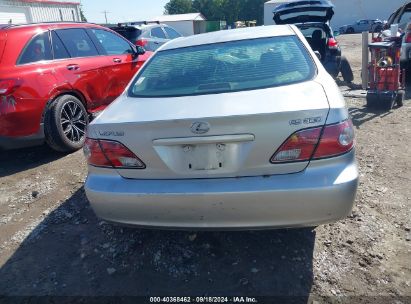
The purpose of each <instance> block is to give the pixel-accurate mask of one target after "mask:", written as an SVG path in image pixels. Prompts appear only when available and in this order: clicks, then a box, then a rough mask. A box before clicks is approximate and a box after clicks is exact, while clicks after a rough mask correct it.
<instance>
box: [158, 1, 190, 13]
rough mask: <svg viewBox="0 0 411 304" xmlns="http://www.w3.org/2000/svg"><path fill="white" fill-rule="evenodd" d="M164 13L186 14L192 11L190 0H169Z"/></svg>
mask: <svg viewBox="0 0 411 304" xmlns="http://www.w3.org/2000/svg"><path fill="white" fill-rule="evenodd" d="M164 9H165V11H164V13H165V14H166V15H175V14H187V13H192V12H193V2H192V0H170V2H168V3H167V4H166V5H165V7H164Z"/></svg>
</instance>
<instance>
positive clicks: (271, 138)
mask: <svg viewBox="0 0 411 304" xmlns="http://www.w3.org/2000/svg"><path fill="white" fill-rule="evenodd" d="M328 111H329V104H328V100H327V98H326V95H325V93H324V90H323V88H322V86H321V85H320V84H318V83H317V82H315V81H308V82H304V83H300V84H293V85H288V86H281V87H276V88H269V89H262V90H251V91H242V92H234V93H223V94H213V95H203V96H195V97H193V96H187V97H174V98H138V99H136V98H130V97H127V96H125V95H123V96H122V97H121V98H120V100H119V101H118V102H115V103H113V104H112V105H111V106H110V107H109V108H108V109H107V110H106V111H104V112H103V113H102V114H101V116H99V117H98V118H97V119H96V120H95V121H94V122H93V123H92V124H91V125H90V128H89V137H94V138H100V139H109V140H116V141H119V142H121V143H123V144H124V145H125V146H126V147H127V148H129V149H130V150H131V151H132V152H133V153H135V154H136V155H137V156H138V157H139V158H140V159H141V160H142V161H143V162H144V163H145V164H146V168H145V169H144V170H136V169H134V170H133V169H118V173H119V174H120V175H121V176H123V177H126V178H137V179H139V178H144V179H180V178H211V177H214V178H219V177H238V176H256V175H273V174H288V173H294V172H299V171H302V170H304V169H305V167H306V166H307V165H308V161H302V162H293V163H284V164H272V163H270V158H271V157H272V155H273V154H274V153H275V152H276V150H277V149H278V148H279V147H280V146H281V145H282V144H283V143H284V141H285V140H287V138H289V137H290V136H291V135H292V134H293V133H294V132H296V131H298V130H301V129H305V128H309V127H316V126H323V125H324V123H325V121H326V118H327V115H328Z"/></svg>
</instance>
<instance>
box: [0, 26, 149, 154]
mask: <svg viewBox="0 0 411 304" xmlns="http://www.w3.org/2000/svg"><path fill="white" fill-rule="evenodd" d="M151 54H152V53H150V52H147V53H146V52H145V50H144V49H143V48H141V47H137V48H136V47H135V46H134V45H132V44H131V43H130V42H128V41H127V40H126V39H124V38H123V37H122V36H120V35H118V34H117V33H115V32H113V31H111V30H110V29H107V28H105V27H101V26H98V25H95V24H87V23H44V24H28V25H19V26H15V25H0V149H9V148H17V147H22V146H28V145H35V144H41V143H42V142H44V140H45V141H46V142H47V143H48V145H49V146H50V147H52V148H53V149H55V150H58V151H62V152H70V151H75V150H77V149H79V148H81V146H82V145H83V143H84V139H85V136H84V135H85V131H86V126H87V124H88V123H89V117H90V116H91V115H92V114H93V113H96V112H99V111H101V110H103V109H104V108H105V107H106V106H107V105H108V104H110V103H111V102H112V101H113V100H114V99H115V98H116V97H117V96H119V95H120V94H121V93H122V92H123V91H124V89H125V87H126V86H127V84H128V82H129V81H130V80H131V78H132V77H133V75H134V74H135V73H136V72H137V71H138V69H139V68H140V67H141V66H142V64H143V63H144V62H145V61H146V60H147V59H148V58H149V57H150V56H151Z"/></svg>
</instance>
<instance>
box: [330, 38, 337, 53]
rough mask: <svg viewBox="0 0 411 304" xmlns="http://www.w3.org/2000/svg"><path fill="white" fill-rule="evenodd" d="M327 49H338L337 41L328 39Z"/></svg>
mask: <svg viewBox="0 0 411 304" xmlns="http://www.w3.org/2000/svg"><path fill="white" fill-rule="evenodd" d="M328 48H329V49H334V50H335V49H338V41H337V40H335V39H334V38H329V39H328Z"/></svg>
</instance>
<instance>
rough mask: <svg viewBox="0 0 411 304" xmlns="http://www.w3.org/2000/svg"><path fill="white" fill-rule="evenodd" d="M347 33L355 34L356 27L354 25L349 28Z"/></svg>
mask: <svg viewBox="0 0 411 304" xmlns="http://www.w3.org/2000/svg"><path fill="white" fill-rule="evenodd" d="M345 33H346V34H354V29H353V28H352V27H349V28H347V30H346V31H345Z"/></svg>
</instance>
